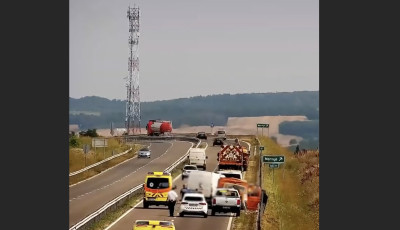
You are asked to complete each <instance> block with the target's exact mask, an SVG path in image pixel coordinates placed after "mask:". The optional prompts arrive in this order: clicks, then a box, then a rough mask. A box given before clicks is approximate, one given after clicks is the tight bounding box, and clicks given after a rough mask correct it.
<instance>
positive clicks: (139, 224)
mask: <svg viewBox="0 0 400 230" xmlns="http://www.w3.org/2000/svg"><path fill="white" fill-rule="evenodd" d="M151 226H153V228H154V229H161V228H162V226H163V227H167V226H170V227H172V229H174V228H175V225H174V222H172V221H168V220H136V221H135V223H134V229H148V227H151ZM158 226H159V227H160V228H158Z"/></svg>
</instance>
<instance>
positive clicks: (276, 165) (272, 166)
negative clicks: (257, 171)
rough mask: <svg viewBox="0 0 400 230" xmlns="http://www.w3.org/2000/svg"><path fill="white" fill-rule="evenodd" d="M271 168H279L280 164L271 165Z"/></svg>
mask: <svg viewBox="0 0 400 230" xmlns="http://www.w3.org/2000/svg"><path fill="white" fill-rule="evenodd" d="M269 167H270V168H279V164H269Z"/></svg>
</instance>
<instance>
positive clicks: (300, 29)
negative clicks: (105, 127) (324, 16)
mask: <svg viewBox="0 0 400 230" xmlns="http://www.w3.org/2000/svg"><path fill="white" fill-rule="evenodd" d="M69 5H70V19H69V22H70V23H69V27H70V48H69V50H70V59H69V60H70V77H69V78H70V79H69V96H70V97H71V98H76V99H79V98H82V97H85V96H98V97H103V98H107V99H109V100H113V99H116V100H126V87H125V79H124V78H125V77H127V76H128V57H129V46H128V36H129V32H128V25H129V21H128V19H127V16H126V12H127V9H128V6H133V5H137V6H139V8H140V10H141V15H140V38H139V60H140V63H139V69H140V71H139V83H140V101H141V102H150V101H159V100H171V99H178V98H190V97H195V96H209V95H219V94H244V93H273V92H294V91H319V1H317V0H287V1H283V0H270V1H261V0H252V1H240V0H230V1H226V0H219V1H218V0H215V1H211V0H205V1H194V0H186V1H177V0H169V1H161V0H153V1H144V0H139V1H127V0H116V1H108V0H70V2H69Z"/></svg>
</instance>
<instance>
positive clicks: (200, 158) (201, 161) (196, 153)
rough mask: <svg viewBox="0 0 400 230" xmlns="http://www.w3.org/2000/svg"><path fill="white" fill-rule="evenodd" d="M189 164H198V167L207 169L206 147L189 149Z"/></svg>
mask: <svg viewBox="0 0 400 230" xmlns="http://www.w3.org/2000/svg"><path fill="white" fill-rule="evenodd" d="M188 158H189V164H190V165H196V166H197V167H198V168H199V167H200V168H203V169H204V170H206V168H207V167H206V164H207V161H206V160H207V159H208V157H207V156H206V149H205V148H190V149H189V156H188Z"/></svg>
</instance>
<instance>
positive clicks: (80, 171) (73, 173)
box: [69, 148, 132, 176]
mask: <svg viewBox="0 0 400 230" xmlns="http://www.w3.org/2000/svg"><path fill="white" fill-rule="evenodd" d="M131 150H132V148H130V149H128V150H126V151H125V152H122V153H119V154H116V155H114V156H112V157H108V158H107V159H105V160H102V161H99V162H97V163H96V164H92V165H90V166H88V167H86V168H83V169H81V170H78V171H75V172H72V173H70V174H69V176H75V175H77V174H79V173H82V172H84V171H87V170H89V169H91V168H93V167H96V166H98V165H101V164H103V163H104V162H107V161H109V160H112V159H114V158H116V157H119V156H122V155H124V154H126V153H128V152H129V151H131Z"/></svg>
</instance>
